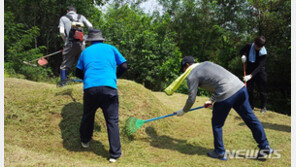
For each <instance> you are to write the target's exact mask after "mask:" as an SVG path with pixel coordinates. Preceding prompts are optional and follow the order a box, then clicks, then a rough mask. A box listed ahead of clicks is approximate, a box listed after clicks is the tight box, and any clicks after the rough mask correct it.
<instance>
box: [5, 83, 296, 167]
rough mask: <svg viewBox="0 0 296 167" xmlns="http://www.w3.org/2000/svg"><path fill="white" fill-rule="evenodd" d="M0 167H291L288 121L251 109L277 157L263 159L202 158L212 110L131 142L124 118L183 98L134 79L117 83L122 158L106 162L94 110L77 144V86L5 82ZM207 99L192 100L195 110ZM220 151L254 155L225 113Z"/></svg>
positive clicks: (167, 109)
mask: <svg viewBox="0 0 296 167" xmlns="http://www.w3.org/2000/svg"><path fill="white" fill-rule="evenodd" d="M4 82H5V90H4V93H5V94H4V99H5V101H4V105H5V111H4V117H5V118H4V125H5V127H4V130H5V132H4V135H5V139H4V140H5V145H4V154H5V166H59V167H60V166H81V167H82V166H83V167H85V166H135V167H138V166H169V167H171V166H206V167H213V166H215V167H218V166H225V167H240V166H242V167H245V166H273V167H279V166H280V167H285V166H291V117H290V116H286V115H282V114H278V113H275V112H272V111H268V112H267V113H265V114H262V113H260V112H259V110H257V109H256V110H255V114H256V116H257V117H258V119H259V120H260V121H261V122H262V124H263V126H264V128H265V131H266V134H267V138H268V140H269V142H270V145H271V146H272V147H273V148H274V149H276V150H277V152H278V153H279V154H280V158H276V156H272V157H271V158H270V159H268V160H267V161H258V160H254V159H252V158H244V155H245V154H246V152H241V155H239V156H238V158H233V159H229V160H228V161H220V160H216V159H212V158H209V157H207V155H206V153H207V152H209V151H211V150H212V149H213V135H212V129H211V115H212V113H211V112H212V111H211V109H200V110H196V111H193V112H190V113H188V114H185V115H184V116H182V117H176V116H174V117H169V118H165V119H161V120H157V121H154V122H149V123H146V124H144V125H143V126H142V127H141V128H140V129H139V130H138V131H137V132H136V133H135V134H134V135H133V136H132V137H129V136H127V135H126V134H125V133H124V130H123V129H124V125H125V121H126V119H127V118H128V117H130V116H134V117H136V118H139V119H149V118H154V117H158V116H162V115H165V114H170V113H172V112H174V111H176V110H179V109H181V108H182V107H183V105H184V103H185V101H186V99H187V95H184V94H174V95H173V96H167V95H165V94H164V93H162V92H152V91H150V90H147V89H145V88H144V87H143V86H142V85H140V84H137V83H135V82H133V81H128V80H119V82H118V90H119V101H120V109H119V115H120V122H119V125H120V135H121V143H122V151H123V156H122V158H120V159H119V160H118V161H117V162H116V163H114V164H110V163H109V162H108V161H107V158H108V150H109V145H108V138H107V130H106V124H105V121H104V118H103V115H102V113H101V110H98V111H97V114H96V118H95V130H94V135H93V140H92V141H91V143H90V148H88V149H83V148H81V146H80V141H79V125H80V119H81V117H82V109H83V101H82V98H83V96H82V93H83V91H82V84H76V85H69V86H66V87H63V88H57V87H56V86H55V85H53V84H47V83H37V82H32V81H27V80H22V79H14V78H5V79H4ZM206 100H208V98H205V97H198V98H197V102H196V104H195V105H194V107H196V106H200V105H202V104H203V102H205V101H206ZM223 133H224V144H225V148H226V149H227V150H230V151H231V150H258V148H257V145H256V142H255V141H254V139H253V137H252V134H251V131H250V130H249V129H248V127H247V126H246V125H245V124H244V123H243V121H242V120H241V118H240V117H239V116H238V114H237V113H236V112H235V111H234V110H232V111H231V112H230V114H229V116H228V118H227V120H226V122H225V126H224V129H223Z"/></svg>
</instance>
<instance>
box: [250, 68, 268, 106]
mask: <svg viewBox="0 0 296 167" xmlns="http://www.w3.org/2000/svg"><path fill="white" fill-rule="evenodd" d="M266 82H267V78H266V74H265V73H258V74H257V75H255V77H254V78H252V79H251V80H249V81H248V82H247V88H248V93H249V101H250V104H251V107H252V109H253V108H254V87H255V85H256V86H257V87H258V92H259V95H260V102H261V103H260V108H264V107H266V101H267V93H266V89H265V87H266Z"/></svg>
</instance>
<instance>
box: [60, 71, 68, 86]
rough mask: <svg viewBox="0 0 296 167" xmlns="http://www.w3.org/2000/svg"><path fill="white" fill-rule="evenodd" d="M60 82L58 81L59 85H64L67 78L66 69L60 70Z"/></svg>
mask: <svg viewBox="0 0 296 167" xmlns="http://www.w3.org/2000/svg"><path fill="white" fill-rule="evenodd" d="M60 72H61V82H60V83H59V85H60V86H66V79H67V70H61V71H60Z"/></svg>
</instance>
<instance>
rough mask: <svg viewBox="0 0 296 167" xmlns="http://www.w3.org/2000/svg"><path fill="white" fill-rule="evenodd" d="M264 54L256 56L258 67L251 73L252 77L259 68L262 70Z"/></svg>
mask: <svg viewBox="0 0 296 167" xmlns="http://www.w3.org/2000/svg"><path fill="white" fill-rule="evenodd" d="M266 57H267V56H266V55H262V56H258V57H257V60H256V61H258V67H257V68H255V70H254V71H253V72H252V73H251V75H252V77H253V76H255V75H256V74H257V73H258V72H259V71H260V70H262V69H263V68H264V66H265V61H266Z"/></svg>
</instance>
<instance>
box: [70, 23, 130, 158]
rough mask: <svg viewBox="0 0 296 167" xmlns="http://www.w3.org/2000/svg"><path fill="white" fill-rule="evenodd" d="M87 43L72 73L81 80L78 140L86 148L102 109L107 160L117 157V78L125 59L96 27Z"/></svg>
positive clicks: (122, 69)
mask: <svg viewBox="0 0 296 167" xmlns="http://www.w3.org/2000/svg"><path fill="white" fill-rule="evenodd" d="M85 41H86V42H90V44H91V45H90V46H89V47H87V48H86V49H85V50H84V51H83V52H82V53H81V55H80V58H79V60H78V63H77V66H76V67H77V68H76V72H75V75H76V76H77V77H78V78H81V79H83V90H84V94H83V116H82V119H81V124H80V139H81V145H82V147H83V148H87V147H89V143H90V141H91V138H92V135H93V129H94V118H95V113H96V110H97V109H98V108H101V109H102V110H103V114H104V117H105V121H106V125H107V132H108V138H109V145H110V150H109V154H110V159H109V161H110V162H115V161H116V160H117V159H118V158H119V157H120V156H121V154H122V153H121V145H120V138H119V127H118V121H119V118H118V108H119V102H118V93H117V78H118V77H120V76H121V75H122V74H123V73H124V72H125V71H126V70H127V61H126V59H125V58H124V57H123V56H122V55H121V53H120V52H119V51H118V50H117V49H116V48H115V47H114V46H112V45H109V44H104V43H103V41H105V37H103V35H102V32H101V31H100V30H97V29H91V30H89V34H88V36H87V38H86V40H85Z"/></svg>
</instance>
